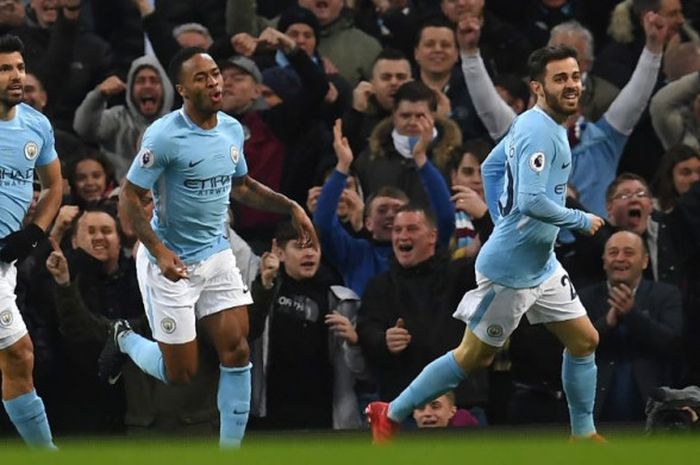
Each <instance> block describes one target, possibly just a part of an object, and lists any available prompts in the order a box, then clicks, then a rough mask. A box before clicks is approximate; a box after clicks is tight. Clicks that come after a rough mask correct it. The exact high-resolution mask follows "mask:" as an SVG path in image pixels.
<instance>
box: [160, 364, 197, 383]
mask: <svg viewBox="0 0 700 465" xmlns="http://www.w3.org/2000/svg"><path fill="white" fill-rule="evenodd" d="M166 371H167V375H168V382H170V383H171V384H189V383H190V382H192V378H194V375H196V374H197V367H177V368H171V369H166Z"/></svg>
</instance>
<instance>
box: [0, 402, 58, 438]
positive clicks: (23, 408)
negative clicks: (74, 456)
mask: <svg viewBox="0 0 700 465" xmlns="http://www.w3.org/2000/svg"><path fill="white" fill-rule="evenodd" d="M2 403H3V405H4V406H5V411H6V412H7V415H8V416H9V417H10V420H12V423H14V425H15V428H17V432H18V433H19V435H20V436H21V437H22V439H24V442H26V443H27V445H28V446H30V447H34V448H41V449H54V450H55V449H57V447H56V446H55V445H54V443H53V439H52V438H51V428H50V427H49V420H48V418H47V417H46V410H45V409H44V402H43V401H42V400H41V397H39V396H38V395H37V394H36V390H34V389H33V390H32V391H30V392H28V393H26V394H22V395H21V396H19V397H15V398H14V399H10V400H3V401H2Z"/></svg>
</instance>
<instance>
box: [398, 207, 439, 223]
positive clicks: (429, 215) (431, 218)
mask: <svg viewBox="0 0 700 465" xmlns="http://www.w3.org/2000/svg"><path fill="white" fill-rule="evenodd" d="M401 212H413V213H422V214H423V216H425V221H426V223H428V226H430V227H431V228H433V229H437V217H436V216H435V213H434V212H433V210H432V209H431V208H429V207H426V206H424V205H420V204H417V203H413V202H408V203H407V204H406V205H401V206H400V207H399V208H398V209H397V210H396V214H397V215H398V214H399V213H401Z"/></svg>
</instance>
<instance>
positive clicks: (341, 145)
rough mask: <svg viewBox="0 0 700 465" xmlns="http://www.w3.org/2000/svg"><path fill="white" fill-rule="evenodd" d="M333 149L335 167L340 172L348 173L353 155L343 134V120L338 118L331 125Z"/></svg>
mask: <svg viewBox="0 0 700 465" xmlns="http://www.w3.org/2000/svg"><path fill="white" fill-rule="evenodd" d="M333 149H334V150H335V155H336V157H338V164H337V165H336V169H337V170H338V171H340V172H341V173H344V174H348V173H349V172H350V165H351V164H352V160H353V155H352V149H351V148H350V143H349V142H348V139H347V137H344V136H343V121H342V120H341V119H340V118H338V119H336V120H335V125H333Z"/></svg>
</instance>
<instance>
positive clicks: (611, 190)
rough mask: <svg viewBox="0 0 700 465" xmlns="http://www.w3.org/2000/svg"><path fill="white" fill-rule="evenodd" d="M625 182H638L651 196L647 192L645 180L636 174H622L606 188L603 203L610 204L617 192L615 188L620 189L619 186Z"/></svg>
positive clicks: (647, 185) (647, 186)
mask: <svg viewBox="0 0 700 465" xmlns="http://www.w3.org/2000/svg"><path fill="white" fill-rule="evenodd" d="M625 181H639V182H640V183H641V184H642V185H643V186H644V188H645V189H646V191H647V192H649V194H650V195H651V191H650V190H649V184H648V183H647V180H646V179H644V178H643V177H641V176H640V175H638V174H634V173H622V174H620V175H618V177H616V178H615V179H614V180H613V182H611V183H610V185H609V186H608V188H607V190H606V191H605V202H606V203H610V202H612V199H613V197H614V196H615V193H616V192H617V188H618V187H620V184H622V183H623V182H625Z"/></svg>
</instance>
